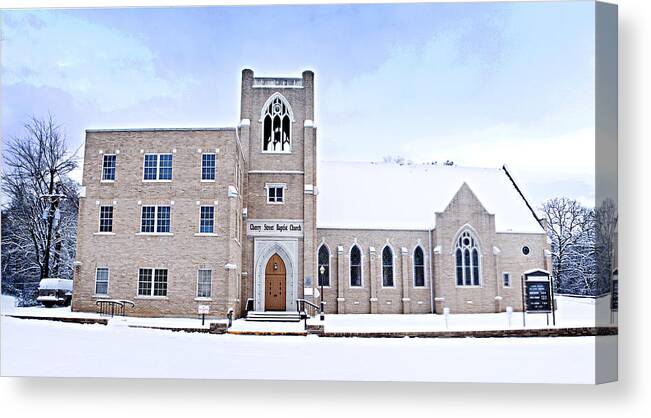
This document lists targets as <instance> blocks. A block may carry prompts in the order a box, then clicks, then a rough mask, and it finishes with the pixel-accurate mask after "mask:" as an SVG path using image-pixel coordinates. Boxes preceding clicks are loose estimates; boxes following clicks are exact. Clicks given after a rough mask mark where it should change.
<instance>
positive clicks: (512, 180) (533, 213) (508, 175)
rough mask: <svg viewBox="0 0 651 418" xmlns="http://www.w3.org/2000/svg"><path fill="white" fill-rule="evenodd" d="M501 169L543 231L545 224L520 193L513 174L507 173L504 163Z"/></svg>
mask: <svg viewBox="0 0 651 418" xmlns="http://www.w3.org/2000/svg"><path fill="white" fill-rule="evenodd" d="M502 170H504V173H505V174H506V176H507V177H508V178H509V180H511V183H512V184H513V187H515V190H516V191H517V192H518V194H519V195H520V197H521V198H522V200H524V203H525V204H526V205H527V207H528V208H529V210H530V211H531V214H532V215H533V218H534V219H535V220H536V222H538V225H540V227H541V228H542V229H543V231H544V230H545V225H544V224H543V222H542V220H541V219H540V218H539V217H538V214H537V213H536V211H535V209H534V208H533V207H532V206H531V204H530V203H529V201H528V200H527V198H526V197H525V196H524V193H522V190H520V188H519V187H518V184H517V183H516V182H515V179H514V178H513V176H511V173H509V170H508V168H506V164H504V165H503V166H502Z"/></svg>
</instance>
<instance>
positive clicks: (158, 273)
mask: <svg viewBox="0 0 651 418" xmlns="http://www.w3.org/2000/svg"><path fill="white" fill-rule="evenodd" d="M154 296H167V269H156V270H154Z"/></svg>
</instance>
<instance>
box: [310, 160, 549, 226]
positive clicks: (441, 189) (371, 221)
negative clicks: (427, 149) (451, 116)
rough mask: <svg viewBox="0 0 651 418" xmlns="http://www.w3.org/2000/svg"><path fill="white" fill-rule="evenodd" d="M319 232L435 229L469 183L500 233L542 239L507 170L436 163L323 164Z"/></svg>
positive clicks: (319, 169) (536, 221) (318, 201)
mask: <svg viewBox="0 0 651 418" xmlns="http://www.w3.org/2000/svg"><path fill="white" fill-rule="evenodd" d="M318 165H319V166H318V170H317V176H318V179H317V185H318V188H319V199H318V200H317V205H318V207H317V227H322V228H346V229H432V228H434V227H435V222H436V217H435V213H436V212H443V211H444V210H445V208H446V207H447V205H448V204H449V202H450V201H451V200H452V198H453V197H454V196H455V195H456V193H457V192H458V191H459V189H460V188H461V187H462V185H463V184H464V183H466V184H467V185H468V187H469V188H470V190H471V191H472V192H473V194H475V196H476V197H477V199H478V200H479V201H480V202H481V203H482V205H483V206H484V208H485V209H486V210H487V211H488V212H489V213H491V214H494V215H495V226H496V230H497V231H498V232H529V233H542V232H543V230H542V228H541V226H540V224H539V222H538V219H537V217H535V216H534V215H533V214H534V212H532V211H531V210H530V205H529V204H528V202H527V200H526V199H525V198H524V195H521V194H520V192H519V191H518V187H517V186H516V184H515V182H514V181H512V179H511V177H509V176H508V174H507V173H506V170H505V169H504V168H503V167H502V168H497V167H496V168H481V167H463V166H456V165H442V164H431V163H425V164H421V163H404V164H398V163H395V162H369V161H367V162H350V161H339V162H337V161H319V163H318Z"/></svg>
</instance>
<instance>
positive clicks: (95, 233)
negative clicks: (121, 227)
mask: <svg viewBox="0 0 651 418" xmlns="http://www.w3.org/2000/svg"><path fill="white" fill-rule="evenodd" d="M93 235H115V232H93Z"/></svg>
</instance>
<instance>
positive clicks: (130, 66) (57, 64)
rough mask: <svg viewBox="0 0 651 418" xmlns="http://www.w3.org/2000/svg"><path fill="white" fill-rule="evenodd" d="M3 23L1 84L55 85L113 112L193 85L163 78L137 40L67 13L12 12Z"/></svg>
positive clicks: (171, 94)
mask: <svg viewBox="0 0 651 418" xmlns="http://www.w3.org/2000/svg"><path fill="white" fill-rule="evenodd" d="M3 23H4V31H3V32H4V33H3V37H4V41H3V50H2V71H3V84H4V85H13V84H18V83H26V84H30V85H33V86H35V87H42V86H49V87H55V88H59V89H61V90H64V91H66V92H68V93H70V94H71V95H72V96H73V97H75V100H77V101H78V102H79V103H82V104H83V103H84V102H86V103H88V102H90V103H95V104H96V105H97V106H98V107H99V108H100V109H101V110H103V111H113V110H119V109H125V108H128V107H130V106H132V105H134V104H135V103H138V102H140V101H143V100H147V99H151V98H155V97H177V96H179V95H180V94H181V93H182V92H183V91H184V90H185V89H186V88H187V85H188V84H191V83H192V81H191V80H188V79H185V80H167V79H165V78H162V77H161V76H160V75H159V74H158V73H157V71H156V67H155V58H156V57H155V55H154V53H153V52H152V51H151V50H150V49H149V48H148V46H147V45H146V44H145V43H144V42H143V41H142V40H141V39H138V38H137V37H134V36H129V35H127V34H124V33H121V32H119V31H117V30H114V29H111V28H108V27H105V26H102V25H99V24H96V23H91V22H89V21H87V20H84V19H80V18H76V17H74V16H71V15H69V14H66V13H62V12H56V13H52V12H47V11H42V12H37V13H27V12H25V13H21V12H16V13H12V14H11V17H10V18H5V19H4V21H3Z"/></svg>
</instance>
